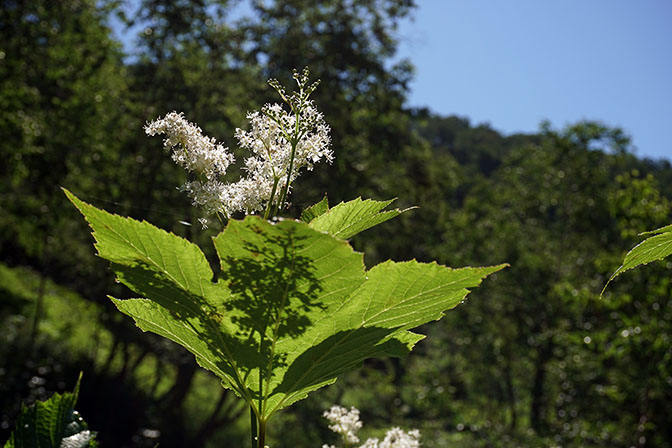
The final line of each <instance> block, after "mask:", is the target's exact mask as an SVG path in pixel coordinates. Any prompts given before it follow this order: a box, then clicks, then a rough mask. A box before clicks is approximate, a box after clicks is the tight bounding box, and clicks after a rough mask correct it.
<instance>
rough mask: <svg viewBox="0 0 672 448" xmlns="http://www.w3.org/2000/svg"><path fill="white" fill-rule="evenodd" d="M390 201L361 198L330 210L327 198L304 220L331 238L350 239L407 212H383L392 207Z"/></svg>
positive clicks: (312, 209) (304, 217)
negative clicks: (389, 206)
mask: <svg viewBox="0 0 672 448" xmlns="http://www.w3.org/2000/svg"><path fill="white" fill-rule="evenodd" d="M393 201H394V199H392V200H390V201H374V200H372V199H366V200H364V201H362V199H361V198H357V199H353V200H352V201H348V202H341V203H340V204H338V205H337V206H335V207H333V208H331V209H330V208H329V206H328V205H327V202H326V197H325V198H324V199H322V201H320V202H318V203H317V204H315V205H314V206H312V207H310V208H309V209H307V210H306V211H307V212H308V213H307V214H304V215H305V216H304V215H302V219H304V221H306V219H307V218H309V217H310V216H311V215H312V216H313V218H312V219H310V220H309V221H308V222H309V224H310V227H312V228H313V229H315V230H319V231H321V232H326V233H328V234H329V235H331V236H334V237H336V238H341V239H348V238H351V237H353V236H355V235H357V234H358V233H360V232H363V231H364V230H366V229H369V228H371V227H373V226H376V225H378V224H381V223H383V222H385V221H387V220H389V219H392V218H394V217H396V216H399V215H400V214H402V213H403V212H405V211H407V210H408V209H407V210H399V209H395V210H388V211H381V210H383V209H384V208H385V207H387V206H388V205H390V204H391V203H392V202H393Z"/></svg>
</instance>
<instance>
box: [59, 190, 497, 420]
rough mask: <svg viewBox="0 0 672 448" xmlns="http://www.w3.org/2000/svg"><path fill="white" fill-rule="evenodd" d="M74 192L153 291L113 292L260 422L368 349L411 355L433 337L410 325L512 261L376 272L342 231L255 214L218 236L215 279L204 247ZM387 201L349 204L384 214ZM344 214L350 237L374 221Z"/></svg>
mask: <svg viewBox="0 0 672 448" xmlns="http://www.w3.org/2000/svg"><path fill="white" fill-rule="evenodd" d="M66 195H68V198H69V199H70V200H71V201H72V202H73V203H74V204H75V205H76V206H77V208H78V209H79V210H80V212H82V214H83V215H84V216H85V217H86V219H87V220H88V222H89V224H90V225H91V227H92V228H93V230H94V233H93V235H94V237H95V239H96V248H97V249H98V254H99V256H101V257H102V258H104V259H107V260H108V261H110V262H111V263H112V269H113V270H114V271H115V273H116V275H117V278H118V280H119V281H121V282H122V283H124V284H125V285H126V286H128V287H129V288H131V289H132V290H133V291H135V292H136V293H138V294H140V295H141V296H143V297H144V298H141V299H130V300H117V299H113V301H114V303H115V305H116V306H117V307H118V308H119V310H120V311H122V312H123V313H125V314H128V315H129V316H131V317H133V318H134V319H135V321H136V323H137V324H138V326H139V327H140V328H141V329H143V330H144V331H152V332H154V333H157V334H159V335H162V336H164V337H167V338H169V339H171V340H173V341H175V342H178V343H179V344H181V345H182V346H184V347H185V348H187V349H188V350H189V351H190V352H192V353H193V354H194V355H195V356H196V359H197V361H198V362H199V364H200V365H201V366H203V367H205V368H206V369H208V370H210V371H212V372H214V373H215V374H217V375H218V376H219V377H220V378H221V379H222V380H223V384H224V386H225V387H229V388H231V389H233V390H234V391H235V392H236V393H237V394H238V395H239V396H241V397H243V398H244V399H245V400H246V401H247V402H248V403H249V404H250V405H251V406H252V408H253V409H254V411H255V413H256V414H257V416H258V418H259V420H260V422H264V421H266V420H267V419H268V418H269V417H270V416H271V415H272V414H273V413H275V412H276V411H278V410H280V409H282V408H283V407H286V406H289V405H291V404H292V403H294V402H295V401H297V400H300V399H302V398H304V397H305V396H306V395H307V394H308V393H309V392H311V391H313V390H316V389H318V388H320V387H322V386H324V385H327V384H331V383H333V382H334V381H335V380H336V378H337V376H338V375H340V374H341V373H344V372H346V371H348V370H351V369H352V368H354V367H356V366H358V365H360V364H361V363H362V361H364V360H365V359H367V358H372V357H378V356H397V357H398V356H403V355H405V354H407V353H408V352H409V351H410V350H411V349H412V347H413V345H415V343H416V342H417V341H418V340H420V339H422V336H420V335H418V334H415V333H412V332H410V331H409V330H410V329H412V328H414V327H417V326H419V325H422V324H424V323H426V322H429V321H431V320H437V319H439V318H440V317H441V316H442V315H443V312H444V311H446V310H448V309H450V308H453V307H455V306H456V305H457V304H458V303H460V302H461V301H462V300H464V298H465V296H466V295H467V293H468V292H469V291H468V289H467V288H472V287H476V286H478V285H479V284H480V282H481V280H482V279H483V278H484V277H486V276H487V275H489V274H491V273H493V272H496V271H498V270H500V269H502V268H503V267H504V265H499V266H493V267H490V268H463V269H456V270H453V269H449V268H445V267H442V266H439V265H437V264H422V263H418V262H415V261H412V262H405V263H395V262H391V261H388V262H385V263H382V264H380V265H377V266H375V267H373V268H372V269H370V270H368V271H365V269H364V264H363V262H362V256H361V254H358V253H356V252H354V251H353V250H352V249H351V248H350V246H349V245H348V244H347V243H346V242H345V241H343V240H342V239H339V238H335V237H333V236H330V235H329V234H327V233H322V232H317V231H316V230H314V229H312V228H311V226H310V225H308V224H305V223H302V222H299V221H293V220H284V221H281V222H280V223H279V224H277V225H271V224H270V223H268V222H266V221H264V220H261V219H259V218H258V217H253V216H249V217H247V218H246V219H245V220H243V221H235V220H232V221H229V223H228V225H227V227H226V229H225V230H224V231H223V232H222V233H221V234H219V235H218V236H217V237H216V238H215V239H214V244H215V248H216V250H217V253H218V256H219V259H220V263H221V266H220V267H221V273H220V274H219V275H218V279H217V281H216V282H214V281H213V279H214V274H213V272H212V271H211V269H210V266H209V264H208V262H207V260H206V259H205V256H204V255H203V254H202V253H201V252H200V250H199V248H198V247H197V246H196V245H193V244H191V243H189V242H188V241H186V240H184V239H182V238H179V237H177V236H175V235H172V234H170V233H167V232H165V231H162V230H160V229H158V228H156V227H154V226H152V225H150V224H148V223H146V222H138V221H135V220H132V219H128V218H122V217H119V216H116V215H111V214H109V213H106V212H104V211H102V210H99V209H97V208H95V207H93V206H91V205H89V204H86V203H84V202H82V201H80V200H79V199H77V198H76V197H75V196H74V195H72V194H71V193H70V192H68V191H67V190H66ZM388 203H389V202H382V203H377V204H374V206H373V208H372V203H371V202H370V201H356V202H354V204H355V205H354V206H353V205H351V206H349V207H351V212H352V213H353V214H354V215H356V216H357V215H360V214H361V216H365V217H366V216H372V215H374V217H375V213H376V212H377V211H378V210H380V209H382V208H383V207H384V206H385V205H387V204H388ZM337 208H338V207H335V208H334V209H333V210H336V209H337ZM371 210H375V211H373V212H372V211H371ZM322 216H329V212H327V213H325V214H324V215H322ZM334 216H336V217H337V219H334V220H333V221H331V222H330V223H329V227H328V228H329V230H330V231H331V232H333V233H335V234H339V235H340V234H347V235H351V234H352V231H354V229H363V228H366V226H367V225H369V224H370V222H368V221H366V220H363V221H360V220H357V221H354V222H364V223H368V224H363V225H359V226H354V225H353V221H351V220H348V219H341V216H342V215H340V214H334ZM318 219H319V218H318ZM377 219H380V218H377ZM383 220H384V219H383Z"/></svg>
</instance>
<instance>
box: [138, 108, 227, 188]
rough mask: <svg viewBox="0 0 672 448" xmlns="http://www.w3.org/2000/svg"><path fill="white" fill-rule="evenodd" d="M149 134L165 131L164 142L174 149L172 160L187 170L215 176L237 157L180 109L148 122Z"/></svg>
mask: <svg viewBox="0 0 672 448" xmlns="http://www.w3.org/2000/svg"><path fill="white" fill-rule="evenodd" d="M145 132H146V133H147V135H156V134H165V135H166V138H165V139H164V140H163V146H164V148H166V149H170V150H172V151H173V160H174V161H175V163H177V164H178V165H181V166H183V167H184V168H185V169H187V170H188V171H191V172H193V173H196V174H198V175H202V176H204V177H205V178H206V179H208V180H210V179H214V178H216V177H217V176H222V175H224V174H226V170H227V168H228V167H229V165H231V164H232V163H233V161H234V159H233V155H232V154H230V153H229V152H228V148H225V147H224V146H222V145H220V144H217V141H216V140H215V139H214V138H209V137H206V136H204V135H203V133H202V131H201V128H199V127H198V126H196V125H195V124H193V123H189V122H188V121H187V120H185V119H184V114H182V113H181V112H180V113H179V114H178V113H177V112H174V111H173V112H171V113H169V114H168V115H166V116H165V117H163V118H159V119H157V120H154V121H152V122H151V123H149V124H147V126H145Z"/></svg>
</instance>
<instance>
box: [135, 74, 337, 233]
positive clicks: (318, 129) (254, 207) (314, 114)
mask: <svg viewBox="0 0 672 448" xmlns="http://www.w3.org/2000/svg"><path fill="white" fill-rule="evenodd" d="M308 76H309V72H308V69H307V68H306V69H304V70H303V72H301V73H300V74H299V73H298V72H297V71H294V79H295V80H296V82H297V84H298V87H299V89H298V91H296V92H293V93H292V94H290V95H288V94H287V93H286V91H285V89H284V87H283V86H282V85H281V84H280V83H279V82H278V81H277V80H276V79H270V80H269V81H268V82H269V84H270V85H271V86H272V87H273V88H274V89H275V90H276V91H277V92H278V94H279V95H280V97H281V98H282V100H283V101H284V102H285V103H287V104H288V105H289V107H290V111H287V110H285V109H284V108H283V107H282V105H280V104H266V105H264V106H263V107H262V108H261V109H260V110H259V111H254V112H248V114H247V120H248V121H249V130H243V129H240V128H238V129H236V131H235V134H234V135H235V138H236V139H237V141H238V146H239V147H240V148H241V149H244V150H247V151H248V152H249V153H250V156H249V157H247V158H246V159H245V160H244V167H243V169H244V171H245V173H246V175H245V176H244V177H242V178H241V179H239V180H238V181H237V182H229V183H225V182H223V181H222V180H221V178H222V177H223V176H224V175H225V174H226V171H227V169H228V167H229V166H230V165H231V164H232V163H234V157H233V155H232V154H231V153H229V152H228V148H225V147H224V146H223V145H221V144H218V143H217V142H216V140H215V139H214V138H210V137H207V136H204V135H203V133H202V131H201V128H200V127H198V126H197V125H195V124H193V123H190V122H188V121H187V120H186V119H185V118H184V114H183V113H177V112H171V113H169V114H167V115H166V116H165V117H163V118H158V119H156V120H154V121H152V122H151V123H148V124H147V126H145V132H146V133H147V134H148V135H157V134H164V135H165V136H166V137H165V139H164V142H163V144H164V147H165V148H166V149H169V150H172V158H173V160H174V161H175V162H176V163H177V164H178V165H180V166H182V167H184V168H185V169H187V171H189V172H191V173H193V174H194V175H195V176H194V177H195V178H194V179H193V180H190V181H188V182H186V183H185V184H184V185H182V186H181V187H180V190H182V191H184V192H186V193H187V194H188V195H189V197H190V198H191V199H192V203H193V205H194V206H198V207H201V208H202V209H203V210H204V211H205V213H206V214H208V215H210V214H217V215H221V216H223V217H224V218H225V219H228V218H229V217H230V216H232V215H233V214H235V213H239V212H242V213H245V214H252V213H257V212H262V211H263V212H264V217H265V218H267V217H268V216H269V214H270V213H271V211H273V213H275V212H277V211H278V210H280V209H282V208H284V207H286V206H287V204H288V201H287V197H288V195H289V193H290V191H291V184H292V182H293V181H294V180H295V179H296V178H297V177H298V175H299V172H300V170H301V169H303V168H306V169H308V170H312V169H313V166H314V165H315V164H316V163H317V162H319V161H320V160H322V159H325V160H327V161H328V162H331V161H332V160H333V152H332V151H331V149H330V148H329V147H330V144H331V138H330V132H331V129H330V128H329V125H327V124H326V122H325V121H324V117H323V115H322V113H320V112H319V111H318V110H317V108H316V107H315V104H314V103H313V101H312V100H310V99H309V96H310V94H311V93H312V92H313V91H314V90H315V88H316V87H317V85H318V84H319V81H317V82H314V83H312V84H310V85H308ZM201 224H202V225H203V226H204V227H205V226H207V220H201Z"/></svg>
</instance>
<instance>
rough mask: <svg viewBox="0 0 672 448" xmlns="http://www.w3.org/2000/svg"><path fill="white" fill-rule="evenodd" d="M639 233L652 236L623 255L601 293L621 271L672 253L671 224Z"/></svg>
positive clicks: (661, 258) (660, 258)
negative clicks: (619, 265)
mask: <svg viewBox="0 0 672 448" xmlns="http://www.w3.org/2000/svg"><path fill="white" fill-rule="evenodd" d="M641 235H654V236H651V237H649V238H647V239H645V240H644V241H642V242H641V243H639V244H638V245H637V246H635V247H633V248H632V250H630V252H628V253H627V254H626V255H625V258H624V259H623V264H622V265H621V267H619V268H618V269H616V271H615V272H614V273H613V274H612V275H611V277H610V278H609V281H608V282H607V284H606V285H604V288H603V289H602V293H603V294H604V291H605V290H606V289H607V286H609V283H611V281H612V280H613V279H615V278H616V277H618V276H619V275H621V274H622V273H623V272H625V271H627V270H629V269H634V268H636V267H637V266H641V265H644V264H649V263H651V262H652V261H657V260H663V259H664V258H666V257H668V256H669V255H670V254H672V225H669V226H665V227H661V228H660V229H657V230H652V231H650V232H644V233H642V234H641Z"/></svg>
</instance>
